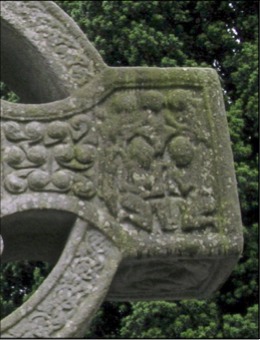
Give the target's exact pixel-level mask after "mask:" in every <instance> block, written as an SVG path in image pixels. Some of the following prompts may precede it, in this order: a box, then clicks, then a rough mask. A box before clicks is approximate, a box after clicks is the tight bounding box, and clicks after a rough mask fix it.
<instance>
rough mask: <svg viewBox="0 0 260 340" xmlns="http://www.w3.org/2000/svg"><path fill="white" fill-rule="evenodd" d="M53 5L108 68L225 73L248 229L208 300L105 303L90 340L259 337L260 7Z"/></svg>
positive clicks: (189, 3)
mask: <svg viewBox="0 0 260 340" xmlns="http://www.w3.org/2000/svg"><path fill="white" fill-rule="evenodd" d="M55 2H56V3H57V4H58V5H59V6H61V7H62V8H63V9H64V10H65V11H66V12H67V13H68V14H69V15H70V16H71V17H72V18H73V19H74V20H75V21H76V22H77V23H78V24H79V26H80V27H81V29H82V30H83V31H84V32H85V33H86V34H87V36H88V38H89V40H90V41H91V42H92V43H94V45H95V46H96V48H97V49H98V51H99V52H100V53H101V55H102V56H103V58H104V60H105V62H106V63H107V64H108V65H109V66H159V67H174V66H188V67H189V66H191V67H192V66H199V67H213V68H215V69H216V70H217V71H218V73H219V76H220V78H221V82H222V86H223V93H224V98H225V103H226V110H227V117H228V121H229V127H230V135H231V140H232V147H233V153H234V160H235V169H236V175H237V180H238V190H239V196H240V204H241V210H242V217H243V224H244V231H245V249H244V253H243V256H242V258H241V260H240V262H239V264H238V265H237V266H236V268H235V270H234V272H233V274H232V275H231V277H230V278H229V279H228V281H227V282H226V283H225V284H224V286H223V287H222V289H221V290H220V291H219V292H218V293H217V294H215V296H214V297H213V298H212V299H211V300H210V301H196V300H192V301H181V302H177V303H173V302H163V301H162V302H150V303H149V302H138V303H131V304H130V303H109V302H106V303H104V304H103V306H102V307H101V308H100V310H99V312H98V313H97V316H96V319H95V320H94V322H93V324H92V326H91V328H90V330H89V332H88V334H87V335H86V337H87V338H93V337H94V338H120V337H122V338H125V337H129V338H209V339H210V338H234V339H235V338H244V339H248V338H251V339H252V338H255V339H256V338H258V305H257V303H258V262H257V259H258V201H257V191H258V181H257V177H258V114H257V112H258V81H257V80H258V11H259V2H258V1H256V0H253V1H217V0H212V1H198V0H196V1H188V0H187V1H184V0H180V1H55ZM5 95H6V94H5ZM17 273H19V269H17ZM4 275H5V272H4ZM4 280H6V277H4ZM26 284H27V283H24V285H25V286H26ZM30 285H31V286H32V285H33V284H32V283H30ZM17 290H19V287H18V286H17ZM2 296H3V295H2ZM5 299H6V295H4V301H6V300H5ZM11 300H12V297H11ZM12 301H13V300H12ZM12 303H14V302H12Z"/></svg>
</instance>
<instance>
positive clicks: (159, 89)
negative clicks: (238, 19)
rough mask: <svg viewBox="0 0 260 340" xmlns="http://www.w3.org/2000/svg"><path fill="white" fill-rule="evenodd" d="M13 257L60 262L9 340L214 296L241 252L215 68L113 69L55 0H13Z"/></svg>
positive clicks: (5, 119) (7, 44) (9, 41)
mask: <svg viewBox="0 0 260 340" xmlns="http://www.w3.org/2000/svg"><path fill="white" fill-rule="evenodd" d="M1 60H2V65H1V77H2V80H3V81H5V82H6V83H7V84H8V85H9V87H10V88H11V89H13V90H14V91H15V92H16V93H17V94H18V95H19V97H20V99H21V103H9V102H5V101H1V235H2V238H3V242H4V251H3V253H2V258H1V261H2V262H10V261H17V260H18V261H19V260H24V259H26V260H37V261H38V260H40V261H47V262H50V263H53V264H55V266H54V269H53V270H52V272H51V273H50V274H49V276H48V277H47V278H46V279H45V281H44V282H43V284H42V285H41V286H40V287H39V289H38V290H37V291H36V293H34V294H33V296H32V297H31V298H30V299H29V300H28V301H27V302H25V303H24V304H23V305H22V306H21V307H20V308H18V309H17V310H16V311H15V312H13V313H12V314H11V315H9V316H8V317H6V318H5V319H4V320H2V321H1V332H2V334H1V335H2V336H3V337H14V338H28V337H29V338H30V337H31V338H37V337H38V338H44V337H47V338H50V337H54V338H55V337H78V336H82V335H83V334H84V332H85V330H86V327H87V326H88V324H89V323H90V321H91V319H92V318H93V316H94V313H95V311H96V310H97V309H98V307H99V306H100V304H101V303H102V301H104V300H105V299H108V300H118V301H120V300H156V299H157V300H158V299H160V300H163V299H167V300H176V299H184V298H185V299H187V298H206V297H208V296H210V295H211V294H212V293H213V292H214V291H215V290H216V289H218V288H219V286H220V285H221V284H223V283H224V281H225V280H226V279H227V277H228V276H229V274H230V273H231V270H232V269H233V267H234V265H235V264H236V262H237V260H238V258H239V256H240V254H241V251H242V227H241V217H240V211H239V203H238V197H237V190H236V180H235V176H234V168H233V159H232V153H231V147H230V139H229V134H228V127H227V121H226V116H225V109H224V105H223V98H222V91H221V87H220V83H219V80H218V76H217V74H216V72H215V71H214V70H212V69H206V68H145V67H143V68H142V67H133V68H130V67H121V68H114V67H108V66H107V65H106V64H105V63H104V62H103V60H102V58H101V57H100V55H99V54H98V52H97V51H96V50H95V49H94V47H93V46H92V45H91V44H90V42H89V41H88V40H87V38H86V37H85V36H84V34H83V33H82V32H81V31H80V29H79V28H78V27H77V26H76V24H75V23H74V22H73V21H72V20H71V19H70V18H69V17H68V16H67V15H66V14H65V13H63V12H62V11H61V9H60V8H59V7H57V6H56V5H55V4H54V3H52V2H49V1H3V2H1Z"/></svg>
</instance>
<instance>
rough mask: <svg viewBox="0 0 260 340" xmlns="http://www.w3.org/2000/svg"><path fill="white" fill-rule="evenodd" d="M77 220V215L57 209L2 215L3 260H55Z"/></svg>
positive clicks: (52, 261)
mask: <svg viewBox="0 0 260 340" xmlns="http://www.w3.org/2000/svg"><path fill="white" fill-rule="evenodd" d="M74 222H75V215H73V214H71V213H68V212H64V211H55V210H48V211H47V210H29V211H23V212H17V213H15V214H12V215H8V216H5V217H3V218H2V219H1V234H2V237H3V240H4V251H3V254H2V258H1V261H2V262H3V263H4V262H10V261H19V260H35V261H47V262H50V263H55V262H56V261H57V260H58V258H59V256H60V254H61V252H62V250H63V248H64V245H65V243H66V240H67V238H68V236H69V233H70V231H71V229H72V227H73V224H74Z"/></svg>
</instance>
